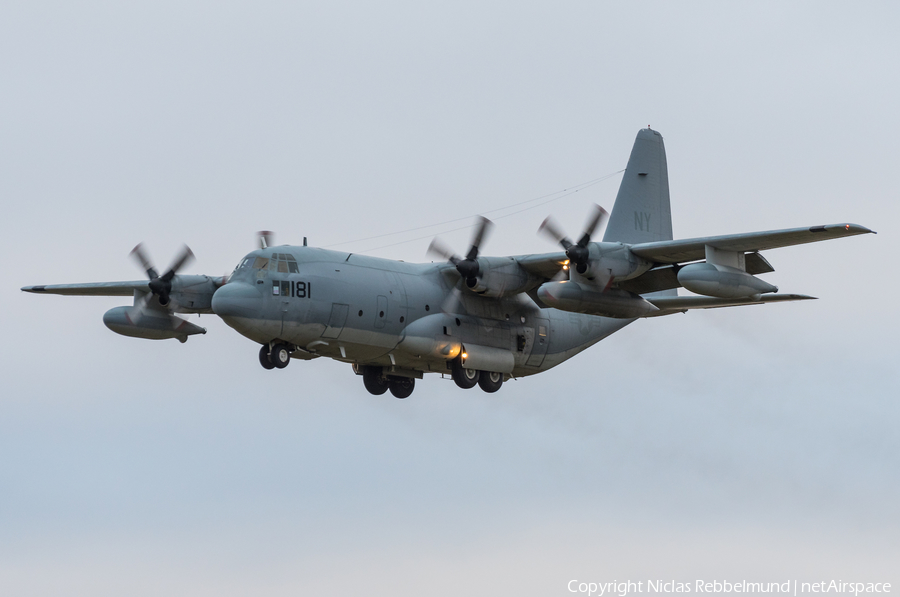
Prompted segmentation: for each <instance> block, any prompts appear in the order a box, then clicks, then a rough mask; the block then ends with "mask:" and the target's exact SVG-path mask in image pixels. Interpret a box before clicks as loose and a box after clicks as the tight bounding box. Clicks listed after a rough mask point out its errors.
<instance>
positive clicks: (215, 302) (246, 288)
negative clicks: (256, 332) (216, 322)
mask: <svg viewBox="0 0 900 597" xmlns="http://www.w3.org/2000/svg"><path fill="white" fill-rule="evenodd" d="M261 307H262V293H261V292H260V291H259V290H257V289H256V287H255V286H252V285H250V284H244V283H243V282H229V283H228V284H225V285H224V286H222V287H221V288H219V289H218V290H216V293H215V294H214V295H213V297H212V310H213V312H214V313H215V314H216V315H218V316H219V317H221V318H223V319H225V318H227V317H256V316H258V315H259V311H260V308H261Z"/></svg>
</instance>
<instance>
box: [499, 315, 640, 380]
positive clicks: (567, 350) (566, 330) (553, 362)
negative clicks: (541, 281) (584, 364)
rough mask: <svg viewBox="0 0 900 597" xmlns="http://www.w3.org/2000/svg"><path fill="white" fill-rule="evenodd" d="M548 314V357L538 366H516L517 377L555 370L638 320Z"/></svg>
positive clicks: (515, 374) (514, 372) (514, 373)
mask: <svg viewBox="0 0 900 597" xmlns="http://www.w3.org/2000/svg"><path fill="white" fill-rule="evenodd" d="M545 312H548V313H549V317H550V338H549V345H548V347H547V349H546V355H545V356H544V358H543V360H542V362H541V364H540V366H538V367H533V366H527V365H526V366H524V367H522V366H517V367H516V369H514V370H513V375H514V376H516V377H519V376H526V375H533V374H535V373H540V372H542V371H547V370H548V369H552V368H553V367H555V366H557V365H559V364H560V363H563V362H565V361H567V360H569V359H570V358H572V357H574V356H575V355H577V354H578V353H580V352H582V351H583V350H585V349H587V348H590V347H591V346H593V345H594V344H596V343H597V342H599V341H600V340H603V339H604V338H606V337H608V336H610V335H612V334H614V333H615V332H617V331H619V330H621V329H622V328H624V327H625V326H627V325H628V324H630V323H632V322H634V321H636V319H614V318H610V317H600V316H598V315H585V314H583V313H569V312H565V311H558V310H556V309H547V310H545ZM517 365H518V362H517Z"/></svg>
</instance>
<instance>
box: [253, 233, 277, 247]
mask: <svg viewBox="0 0 900 597" xmlns="http://www.w3.org/2000/svg"><path fill="white" fill-rule="evenodd" d="M256 234H257V235H258V236H259V248H260V249H267V248H269V247H271V246H273V244H274V243H275V233H274V232H272V231H271V230H260V231H259V232H257V233H256Z"/></svg>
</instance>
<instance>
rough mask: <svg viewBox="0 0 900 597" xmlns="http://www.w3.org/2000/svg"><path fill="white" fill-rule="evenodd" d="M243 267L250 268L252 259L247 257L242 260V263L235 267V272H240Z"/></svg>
mask: <svg viewBox="0 0 900 597" xmlns="http://www.w3.org/2000/svg"><path fill="white" fill-rule="evenodd" d="M242 267H250V258H249V257H245V258H244V259H242V260H241V262H240V263H238V264H237V265H236V266H234V272H236V271H238V270H239V269H241V268H242ZM234 272H231V273H234Z"/></svg>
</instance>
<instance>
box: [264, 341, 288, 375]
mask: <svg viewBox="0 0 900 597" xmlns="http://www.w3.org/2000/svg"><path fill="white" fill-rule="evenodd" d="M269 358H270V359H272V364H273V365H275V366H276V367H278V368H279V369H284V368H285V367H287V366H288V363H290V362H291V347H290V346H288V345H287V344H276V345H275V346H273V347H272V354H271V355H270V356H269Z"/></svg>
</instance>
